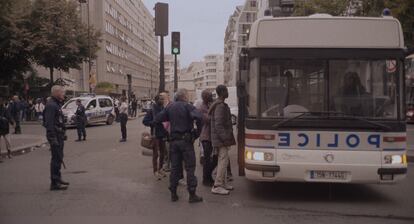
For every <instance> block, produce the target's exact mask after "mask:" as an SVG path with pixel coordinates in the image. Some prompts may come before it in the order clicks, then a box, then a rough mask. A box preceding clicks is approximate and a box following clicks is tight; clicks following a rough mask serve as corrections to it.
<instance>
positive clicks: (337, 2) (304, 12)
mask: <svg viewBox="0 0 414 224" xmlns="http://www.w3.org/2000/svg"><path fill="white" fill-rule="evenodd" d="M348 5H349V0H329V1H327V0H296V1H295V9H294V13H293V14H294V15H296V16H308V15H312V14H315V13H327V14H330V15H333V16H340V15H343V14H344V13H345V11H346V9H347V7H348Z"/></svg>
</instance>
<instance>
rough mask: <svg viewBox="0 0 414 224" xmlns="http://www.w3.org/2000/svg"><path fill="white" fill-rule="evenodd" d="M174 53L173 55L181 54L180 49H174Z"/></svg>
mask: <svg viewBox="0 0 414 224" xmlns="http://www.w3.org/2000/svg"><path fill="white" fill-rule="evenodd" d="M172 52H173V54H179V53H180V49H178V48H173V50H172Z"/></svg>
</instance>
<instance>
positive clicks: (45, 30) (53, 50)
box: [30, 0, 101, 85]
mask: <svg viewBox="0 0 414 224" xmlns="http://www.w3.org/2000/svg"><path fill="white" fill-rule="evenodd" d="M30 17H31V21H32V24H31V32H32V34H33V41H34V42H35V46H34V48H33V51H32V55H33V58H34V60H35V62H36V63H37V64H39V65H42V66H44V67H46V68H48V69H49V71H50V85H52V84H53V82H54V78H53V73H54V70H55V69H58V70H63V71H65V72H68V71H69V69H70V68H74V69H80V64H81V63H82V62H84V61H88V60H91V59H93V58H96V52H97V51H98V49H99V46H98V43H99V41H100V35H101V34H100V32H98V31H95V29H94V28H93V27H89V28H88V27H87V26H85V25H84V24H82V23H81V21H80V18H79V14H78V12H77V4H76V1H73V0H69V1H68V0H35V1H34V4H33V10H32V13H31V16H30ZM88 29H89V30H88ZM88 32H89V35H88ZM88 36H89V39H88Z"/></svg>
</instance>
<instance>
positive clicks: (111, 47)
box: [80, 0, 159, 97]
mask: <svg viewBox="0 0 414 224" xmlns="http://www.w3.org/2000/svg"><path fill="white" fill-rule="evenodd" d="M88 4H89V5H88ZM80 5H81V17H82V21H83V22H84V23H88V18H89V23H90V24H91V25H92V26H94V27H95V28H96V29H98V30H100V31H101V32H102V42H101V43H100V50H99V51H98V53H97V59H96V60H95V61H93V63H92V68H91V71H88V67H89V66H88V65H86V64H85V65H83V69H82V70H81V71H80V73H81V75H82V76H83V88H84V89H85V90H86V89H88V88H89V73H91V74H96V81H97V83H99V82H110V83H112V84H113V85H114V87H115V89H114V93H117V94H124V95H128V94H129V93H128V91H129V90H131V94H135V95H136V96H137V97H147V96H150V94H151V93H152V92H157V89H158V87H159V75H158V74H159V72H158V71H159V65H158V58H159V53H158V39H157V37H156V36H155V34H154V25H155V24H154V18H153V16H152V15H151V13H150V11H149V10H148V9H147V8H146V7H145V5H144V3H143V2H142V1H141V0H135V1H131V0H88V1H87V2H86V3H83V4H80ZM88 9H89V12H88ZM88 13H89V16H88Z"/></svg>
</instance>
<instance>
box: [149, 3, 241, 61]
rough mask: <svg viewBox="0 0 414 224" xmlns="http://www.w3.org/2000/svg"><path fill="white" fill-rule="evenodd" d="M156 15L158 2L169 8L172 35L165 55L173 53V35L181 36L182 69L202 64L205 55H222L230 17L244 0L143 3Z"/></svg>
mask: <svg viewBox="0 0 414 224" xmlns="http://www.w3.org/2000/svg"><path fill="white" fill-rule="evenodd" d="M143 2H144V4H145V5H146V6H147V8H148V9H149V10H150V11H151V13H152V14H154V10H153V8H154V5H155V3H156V2H164V3H168V4H169V26H170V30H169V31H170V35H169V36H168V37H166V38H165V40H164V44H165V54H170V53H171V50H170V49H171V39H170V36H171V31H180V32H181V55H179V60H180V61H181V67H182V68H184V67H186V66H188V65H189V64H190V63H191V62H193V61H200V60H202V59H203V57H204V55H206V54H223V52H224V32H225V30H226V27H227V22H228V19H229V17H230V15H231V14H232V13H233V12H234V10H235V8H236V6H238V5H242V4H243V3H244V2H245V1H244V0H143Z"/></svg>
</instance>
